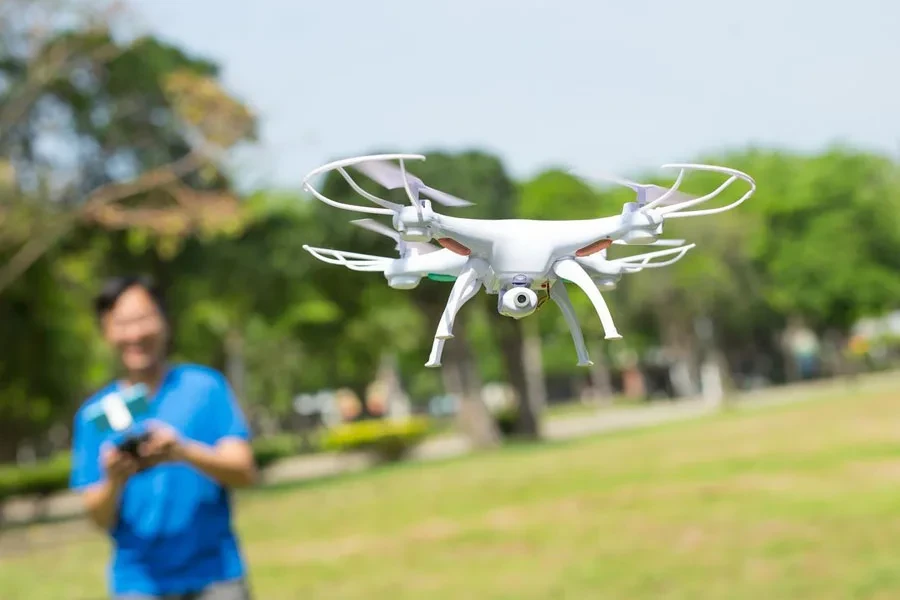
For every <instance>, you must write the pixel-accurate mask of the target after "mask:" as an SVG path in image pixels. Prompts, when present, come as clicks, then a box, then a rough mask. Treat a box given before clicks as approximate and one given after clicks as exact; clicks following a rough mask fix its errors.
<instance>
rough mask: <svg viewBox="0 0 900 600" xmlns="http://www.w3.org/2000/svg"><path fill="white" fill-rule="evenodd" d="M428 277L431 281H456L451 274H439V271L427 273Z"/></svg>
mask: <svg viewBox="0 0 900 600" xmlns="http://www.w3.org/2000/svg"><path fill="white" fill-rule="evenodd" d="M428 279H430V280H432V281H456V277H454V276H453V275H441V274H440V273H429V274H428Z"/></svg>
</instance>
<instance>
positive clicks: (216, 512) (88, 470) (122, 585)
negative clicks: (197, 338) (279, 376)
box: [71, 278, 256, 600]
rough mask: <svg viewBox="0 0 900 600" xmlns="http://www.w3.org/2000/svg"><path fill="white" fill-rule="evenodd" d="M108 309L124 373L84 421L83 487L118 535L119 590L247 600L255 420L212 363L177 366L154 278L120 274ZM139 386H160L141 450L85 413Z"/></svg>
mask: <svg viewBox="0 0 900 600" xmlns="http://www.w3.org/2000/svg"><path fill="white" fill-rule="evenodd" d="M96 311H97V316H98V318H99V321H100V325H101V327H102V331H103V334H104V337H105V339H106V340H107V342H109V344H110V345H111V346H112V347H113V348H114V349H115V350H116V351H117V354H118V358H119V361H120V365H121V368H122V376H121V378H120V380H118V381H114V382H112V383H110V384H109V385H107V386H106V387H105V388H103V389H101V390H100V391H99V392H97V393H96V394H95V395H94V396H92V397H91V398H89V399H88V400H87V401H86V402H85V403H84V404H83V405H82V407H81V408H80V409H79V411H78V413H77V414H76V416H75V422H74V428H73V444H72V446H73V448H72V457H73V460H72V463H73V464H72V475H71V487H72V488H73V489H75V490H78V491H79V492H81V494H82V497H83V499H84V503H85V505H86V508H87V512H88V515H89V516H90V518H91V520H92V521H93V522H94V523H96V525H97V526H99V527H100V528H102V529H103V530H105V531H106V532H107V533H108V534H109V535H110V537H111V538H112V541H113V556H112V560H111V564H110V568H109V572H108V577H109V587H110V591H111V594H112V596H113V597H114V598H115V599H116V600H125V599H128V600H145V599H146V600H149V599H151V598H165V599H167V600H168V599H172V600H176V599H177V600H247V599H248V598H250V593H249V591H248V590H249V586H248V585H247V575H246V569H245V564H244V559H243V556H242V551H241V548H240V544H239V542H238V539H237V536H236V535H235V533H234V531H233V528H232V518H231V501H230V500H231V499H230V489H231V488H234V487H240V486H247V485H251V484H252V482H253V481H254V479H255V475H256V467H255V464H254V460H253V453H252V451H251V448H250V445H249V438H250V434H249V431H248V426H247V423H246V420H245V418H244V416H243V414H242V413H241V410H240V408H239V406H238V404H237V402H236V400H235V398H234V395H233V394H232V392H231V389H230V387H229V385H228V383H227V381H226V380H225V378H224V377H223V376H222V375H221V374H220V373H218V372H217V371H215V370H213V369H210V368H206V367H202V366H197V365H191V364H183V365H170V364H168V363H167V360H166V355H167V349H168V346H169V335H170V331H169V326H168V322H167V320H166V315H165V310H164V304H163V302H162V300H161V298H160V295H159V294H158V293H157V291H156V290H155V288H154V286H153V285H152V283H151V282H150V281H149V280H145V279H141V278H116V279H113V280H111V281H109V282H108V283H107V284H106V285H105V286H104V287H103V289H102V291H101V293H100V294H99V296H98V297H97V299H96ZM138 383H141V384H144V385H145V386H146V387H147V388H148V390H149V407H150V408H149V414H148V415H147V417H149V419H150V420H149V421H148V423H149V424H148V426H147V427H148V430H149V431H150V438H149V439H148V440H147V441H145V442H144V443H143V444H142V445H141V447H140V448H139V450H138V454H137V456H136V457H135V456H132V455H129V454H128V453H126V452H123V451H120V450H117V449H116V447H115V446H114V445H113V444H112V443H111V442H110V438H111V435H112V434H111V433H105V432H103V431H101V430H100V429H98V428H97V427H95V426H94V424H93V423H91V422H88V421H87V420H86V418H85V410H86V408H87V407H88V406H91V405H93V404H94V403H97V402H101V401H102V400H103V398H105V397H106V396H107V395H108V394H110V393H112V392H115V391H116V390H120V389H124V388H127V386H131V385H135V384H138ZM136 417H138V418H139V417H140V415H136Z"/></svg>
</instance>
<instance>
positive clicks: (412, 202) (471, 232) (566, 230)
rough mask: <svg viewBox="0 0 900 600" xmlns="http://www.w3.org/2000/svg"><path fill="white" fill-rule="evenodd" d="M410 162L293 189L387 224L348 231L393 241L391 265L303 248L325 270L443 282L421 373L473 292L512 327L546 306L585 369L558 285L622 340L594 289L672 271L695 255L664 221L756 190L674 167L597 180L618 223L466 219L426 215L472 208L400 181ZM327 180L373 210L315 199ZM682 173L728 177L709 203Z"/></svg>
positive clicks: (405, 284)
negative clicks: (623, 194) (636, 249)
mask: <svg viewBox="0 0 900 600" xmlns="http://www.w3.org/2000/svg"><path fill="white" fill-rule="evenodd" d="M416 160H418V161H424V160H425V156H423V155H421V154H373V155H367V156H359V157H355V158H348V159H343V160H337V161H333V162H330V163H328V164H326V165H323V166H321V167H318V168H317V169H314V170H313V171H311V172H310V173H309V174H308V175H307V176H306V177H305V178H304V180H303V188H304V189H305V190H307V191H308V192H309V193H311V194H312V195H313V196H314V197H315V198H316V199H318V200H320V201H322V202H324V203H325V204H327V205H329V206H332V207H335V208H339V209H342V210H347V211H352V212H359V213H368V214H373V215H386V216H390V217H391V224H392V225H393V227H388V226H387V225H385V224H383V223H381V222H380V221H377V220H375V219H374V218H371V217H369V218H364V219H357V220H354V221H351V223H352V224H354V225H356V226H358V227H362V228H364V229H367V230H370V231H373V232H376V233H380V234H382V235H385V236H387V237H390V238H391V239H393V240H394V241H395V250H396V251H397V254H398V256H396V257H393V258H391V257H385V256H375V255H369V254H360V253H355V252H349V251H344V250H334V249H330V248H318V247H313V246H309V245H304V246H303V248H304V249H305V250H306V251H307V252H309V253H310V254H311V255H313V256H314V257H315V258H317V259H318V260H321V261H322V262H325V263H329V264H334V265H341V266H344V267H346V268H347V269H350V270H353V271H370V272H380V273H382V274H383V276H384V277H385V279H386V280H387V283H388V285H389V286H390V287H391V288H394V289H400V290H410V289H414V288H416V287H418V285H419V284H420V282H421V281H422V279H425V278H427V279H430V280H435V281H445V282H452V283H453V285H452V288H451V290H450V296H449V298H448V300H447V304H446V306H445V307H444V311H443V313H442V315H441V317H440V320H439V322H438V325H437V330H436V332H435V335H434V341H433V344H432V348H431V354H430V356H429V357H428V361H427V362H426V363H425V366H426V367H429V368H436V367H440V366H441V355H442V352H443V348H444V343H445V342H446V341H447V340H450V339H452V338H453V325H454V322H455V320H456V317H457V314H458V313H459V311H460V309H461V308H462V306H463V305H465V304H466V302H468V301H469V300H471V299H472V298H473V297H474V296H475V295H476V294H477V293H478V292H479V291H480V290H482V289H483V290H484V291H485V292H486V293H487V294H489V295H496V296H497V312H498V313H499V314H501V315H503V316H506V317H510V318H513V319H523V318H525V317H527V316H529V315H532V314H534V312H535V311H537V310H538V309H539V308H541V307H542V306H543V304H544V303H545V302H546V301H547V300H548V299H549V300H552V301H553V302H554V303H555V304H556V305H557V306H558V308H559V310H560V311H561V312H562V315H563V318H564V320H565V322H566V325H567V326H568V328H569V332H570V334H571V336H572V341H573V343H574V345H575V351H576V355H577V358H578V362H577V365H578V366H583V367H587V366H591V365H593V362H592V361H591V359H590V356H589V354H588V351H587V347H586V345H585V341H584V335H583V333H582V331H581V326H580V324H579V322H578V318H577V315H576V313H575V310H574V307H573V306H572V302H571V300H570V298H569V294H568V291H567V289H566V284H567V283H569V284H572V285H575V286H576V287H578V288H580V289H581V290H582V291H583V292H584V293H585V295H587V297H588V299H589V300H590V301H591V304H592V305H593V308H594V310H595V311H596V313H597V316H598V317H599V319H600V323H601V325H602V327H603V331H604V338H605V339H607V340H618V339H622V336H621V334H619V332H618V330H617V329H616V325H615V322H614V321H613V318H612V314H611V313H610V310H609V307H608V306H607V304H606V301H605V300H604V298H603V295H602V293H601V290H602V291H610V290H614V289H615V288H616V286H617V284H618V282H619V281H620V279H621V277H622V276H623V275H626V274H632V273H639V272H641V271H643V270H644V269H654V268H660V267H665V266H668V265H671V264H674V263H675V262H677V261H679V260H681V259H682V258H683V257H684V256H685V255H686V254H687V253H688V251H690V250H691V249H693V248H694V247H695V246H696V244H685V240H672V239H664V238H661V237H660V236H662V233H663V224H664V222H665V221H666V220H667V219H675V218H683V217H694V216H702V215H711V214H718V213H722V212H725V211H727V210H731V209H733V208H735V207H736V206H738V205H740V204H742V203H743V202H744V201H745V200H747V199H748V198H749V197H750V196H751V195H753V193H754V192H755V190H756V182H755V181H754V180H753V178H751V177H750V176H749V175H747V174H746V173H742V172H741V171H738V170H735V169H731V168H728V167H720V166H713V165H705V164H688V163H676V164H667V165H663V167H662V168H669V169H678V170H679V173H678V176H677V178H676V180H675V183H673V184H672V186H671V187H670V188H665V187H662V186H659V185H655V184H641V183H636V182H633V181H629V180H626V179H621V178H618V177H612V176H601V177H599V178H600V179H605V180H607V181H611V182H613V183H616V184H619V185H624V186H627V187H629V188H631V189H632V190H634V192H635V194H636V198H635V200H634V201H631V202H626V203H625V205H624V206H623V208H622V211H621V213H620V214H618V215H614V216H606V217H598V218H594V219H579V220H537V219H474V218H465V217H456V216H450V215H447V214H444V213H439V212H436V211H435V210H434V208H433V204H439V205H442V206H446V207H450V208H462V207H467V206H472V205H473V203H472V202H470V201H468V200H465V199H462V198H458V197H456V196H453V195H451V194H449V193H447V192H444V191H441V190H438V189H435V188H432V187H430V186H428V185H426V184H425V182H423V181H422V180H421V179H420V178H418V177H416V176H415V175H413V174H411V173H409V172H408V171H407V168H406V162H407V161H416ZM351 168H352V169H354V170H356V171H358V172H360V173H361V174H362V175H364V176H366V177H368V178H369V179H371V180H372V181H373V182H375V183H377V184H379V185H380V186H382V187H384V188H386V189H388V190H399V189H402V190H404V191H405V192H406V195H407V197H408V199H409V204H398V203H396V202H392V201H388V200H385V199H383V198H379V197H378V196H375V195H374V194H371V193H369V192H367V191H366V190H364V189H363V188H362V187H361V186H360V185H359V184H358V183H357V182H356V181H355V180H354V179H353V178H352V177H351V176H350V174H349V173H348V172H347V170H348V169H351ZM331 171H337V172H338V173H339V174H340V175H341V176H342V177H343V178H344V180H345V181H346V182H347V183H348V184H349V186H350V188H351V189H352V190H353V191H354V192H356V193H357V194H359V195H360V196H361V197H363V198H365V199H366V200H368V201H370V202H372V203H373V204H374V205H375V206H365V205H354V204H346V203H343V202H338V201H336V200H332V199H331V198H328V197H326V196H324V195H323V194H322V193H320V192H319V191H318V190H317V189H316V188H315V187H314V186H313V185H312V183H311V180H312V179H314V178H316V177H319V176H321V175H324V174H326V173H328V172H331ZM687 171H712V172H716V173H721V174H724V175H728V178H727V180H726V181H725V182H724V183H722V184H721V185H720V186H719V187H718V188H716V189H715V190H714V191H712V192H710V193H709V194H706V195H705V196H693V195H689V194H686V193H684V192H681V191H679V190H678V188H679V186H680V185H681V183H682V181H683V179H684V177H685V173H686V172H687ZM737 180H743V181H744V182H746V183H747V184H749V190H748V191H747V192H745V193H744V195H743V196H741V197H740V198H738V199H737V200H735V201H734V202H732V203H730V204H728V205H726V206H723V207H718V208H710V209H701V210H691V211H685V209H687V208H690V207H692V206H696V205H698V204H701V203H704V202H707V201H709V200H711V199H712V198H714V197H716V196H718V195H719V194H721V193H722V192H723V191H725V189H727V188H728V187H729V186H731V185H732V184H733V183H734V182H735V181H737ZM433 242H436V243H437V245H435V243H433ZM613 245H616V246H659V247H663V246H669V248H667V249H664V250H655V251H650V252H644V253H642V254H636V255H632V256H626V257H622V258H615V259H610V258H608V255H607V250H608V249H609V248H610V247H611V246H613ZM657 259H662V260H657Z"/></svg>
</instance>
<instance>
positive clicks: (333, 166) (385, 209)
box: [303, 154, 425, 215]
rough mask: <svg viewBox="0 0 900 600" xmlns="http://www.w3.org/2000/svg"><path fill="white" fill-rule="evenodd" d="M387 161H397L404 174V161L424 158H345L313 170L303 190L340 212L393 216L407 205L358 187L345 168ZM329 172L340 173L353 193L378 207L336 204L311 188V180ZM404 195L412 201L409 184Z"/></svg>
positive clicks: (405, 155)
mask: <svg viewBox="0 0 900 600" xmlns="http://www.w3.org/2000/svg"><path fill="white" fill-rule="evenodd" d="M387 160H397V161H400V168H401V169H403V171H404V173H405V170H406V169H405V161H408V160H420V161H424V160H425V157H424V156H423V155H421V154H369V155H365V156H356V157H353V158H345V159H341V160H335V161H332V162H330V163H327V164H324V165H322V166H321V167H318V168H316V169H313V170H312V171H310V172H309V174H307V175H306V177H304V178H303V189H305V190H307V191H308V192H309V193H311V194H312V195H313V196H315V198H316V199H317V200H319V201H321V202H324V203H325V204H327V205H329V206H333V207H335V208H340V209H342V210H349V211H356V212H362V213H369V214H373V215H394V214H396V213H397V212H398V211H399V210H400V209H401V208H403V207H404V206H407V205H403V204H397V203H396V202H390V201H389V200H385V199H384V198H379V197H378V196H376V195H374V194H370V193H369V192H367V191H365V190H364V189H362V187H360V185H359V184H358V183H357V182H356V181H355V180H354V179H353V178H352V177H351V176H350V174H349V173H348V172H347V167H352V166H354V165H359V164H362V163H366V162H375V161H378V162H384V161H387ZM331 171H337V172H338V173H340V175H341V177H343V178H344V180H345V181H346V182H347V183H348V184H349V185H350V187H351V188H352V189H353V191H354V192H356V193H357V194H359V195H360V196H362V197H363V198H365V199H366V200H369V201H370V202H372V203H374V204H376V205H378V207H377V208H376V207H374V206H360V205H355V204H347V203H345V202H338V201H337V200H332V199H331V198H328V197H327V196H325V195H324V194H322V193H321V192H319V190H317V189H316V188H315V186H313V184H312V183H311V180H312V179H314V178H317V177H319V176H322V175H326V174H327V173H329V172H331ZM405 188H406V194H407V196H409V199H410V202H412V201H413V196H412V193H411V192H410V189H409V182H408V181H407V182H406V185H405Z"/></svg>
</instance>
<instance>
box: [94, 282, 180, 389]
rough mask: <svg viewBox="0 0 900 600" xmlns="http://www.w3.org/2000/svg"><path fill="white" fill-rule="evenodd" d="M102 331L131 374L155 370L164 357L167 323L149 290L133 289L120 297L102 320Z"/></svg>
mask: <svg viewBox="0 0 900 600" xmlns="http://www.w3.org/2000/svg"><path fill="white" fill-rule="evenodd" d="M103 331H104V334H105V336H106V340H107V341H108V342H109V343H110V344H112V345H113V346H114V347H115V348H116V350H118V351H119V358H120V360H121V361H122V365H123V366H124V367H125V369H126V370H127V371H129V372H142V371H146V370H148V369H152V368H154V367H156V366H157V365H158V364H159V362H160V361H161V360H162V359H163V357H164V356H165V349H166V341H167V335H168V332H167V327H166V322H165V319H164V318H163V316H162V314H161V313H160V311H159V308H158V307H157V306H156V303H155V302H154V301H153V298H152V297H151V296H150V294H149V293H148V292H147V290H145V289H144V288H142V287H140V286H132V287H130V288H128V289H127V290H125V292H124V293H123V294H122V295H121V296H119V299H118V300H117V301H116V303H115V305H114V306H113V307H112V310H110V311H109V313H108V314H107V315H106V317H105V318H104V320H103Z"/></svg>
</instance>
